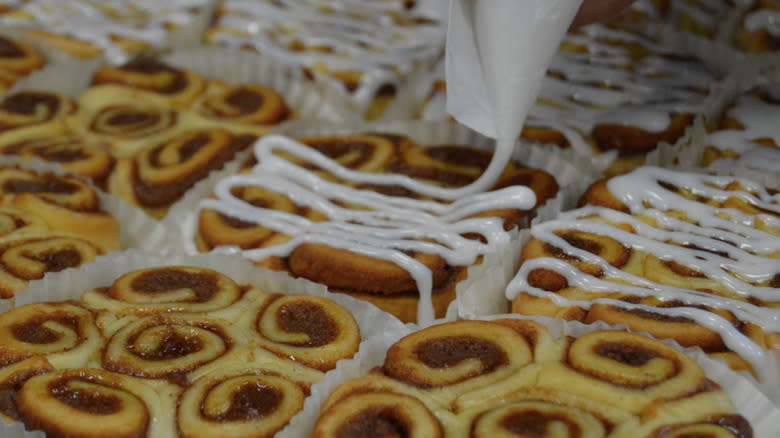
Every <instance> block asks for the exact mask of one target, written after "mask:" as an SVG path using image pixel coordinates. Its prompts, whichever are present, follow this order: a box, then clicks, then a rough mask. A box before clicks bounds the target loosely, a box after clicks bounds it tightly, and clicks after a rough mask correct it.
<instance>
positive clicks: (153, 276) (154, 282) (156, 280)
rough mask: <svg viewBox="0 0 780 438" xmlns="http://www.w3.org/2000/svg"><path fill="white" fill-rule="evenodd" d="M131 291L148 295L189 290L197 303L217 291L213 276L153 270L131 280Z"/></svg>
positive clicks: (172, 270) (207, 298) (206, 299)
mask: <svg viewBox="0 0 780 438" xmlns="http://www.w3.org/2000/svg"><path fill="white" fill-rule="evenodd" d="M131 287H132V288H133V290H135V291H137V292H139V293H143V294H149V295H156V294H161V293H166V292H169V291H172V290H176V289H185V288H186V289H190V290H192V291H193V292H194V298H195V301H197V302H206V301H208V300H209V299H211V298H212V297H213V296H214V294H216V293H217V292H218V291H219V286H218V285H217V281H216V278H215V277H214V275H210V274H204V273H190V272H184V271H179V270H175V269H166V270H154V271H149V272H146V273H143V274H141V275H139V276H138V277H136V278H135V279H133V282H132V283H131Z"/></svg>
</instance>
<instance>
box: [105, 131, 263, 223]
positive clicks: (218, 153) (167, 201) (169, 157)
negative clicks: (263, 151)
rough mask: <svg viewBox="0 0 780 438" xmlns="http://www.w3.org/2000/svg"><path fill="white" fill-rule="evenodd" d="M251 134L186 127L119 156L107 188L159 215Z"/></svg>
mask: <svg viewBox="0 0 780 438" xmlns="http://www.w3.org/2000/svg"><path fill="white" fill-rule="evenodd" d="M254 140H255V137H253V136H250V135H234V134H232V133H230V132H229V131H227V130H225V129H221V128H212V129H198V130H190V131H185V132H182V133H180V134H179V135H176V136H173V137H172V138H170V139H168V140H166V141H163V142H161V143H151V144H149V145H148V146H145V147H142V148H141V149H139V150H138V152H137V156H136V158H135V159H133V160H131V159H126V158H121V159H119V160H118V161H117V163H116V166H115V168H114V171H113V172H112V173H111V176H110V177H109V180H108V184H107V186H108V190H109V192H111V193H113V194H115V195H117V196H119V197H121V198H122V199H124V200H125V201H127V202H128V203H129V204H132V205H137V206H139V207H141V208H143V209H144V210H145V211H146V212H147V213H149V214H150V215H151V216H152V217H155V218H158V219H159V218H162V217H163V216H165V214H166V213H167V212H168V208H170V206H171V205H173V204H174V203H175V202H176V201H178V200H179V199H180V198H181V197H182V196H184V193H186V192H187V190H189V189H190V188H191V187H192V186H194V185H195V183H197V182H198V181H200V180H202V179H204V178H206V177H207V176H208V175H209V173H210V172H211V171H213V170H217V169H221V168H222V166H224V165H225V163H227V162H228V161H230V160H232V159H233V158H234V157H235V155H236V153H238V152H239V151H241V150H243V149H245V148H247V147H248V146H249V145H250V144H251V143H252V142H253V141H254Z"/></svg>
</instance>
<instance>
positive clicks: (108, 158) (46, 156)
mask: <svg viewBox="0 0 780 438" xmlns="http://www.w3.org/2000/svg"><path fill="white" fill-rule="evenodd" d="M0 154H2V155H15V156H19V157H24V158H39V159H41V160H44V161H49V162H53V163H58V164H60V165H61V166H62V167H63V168H64V169H65V170H67V171H69V172H72V173H76V174H79V175H82V176H85V177H87V178H89V179H91V180H92V181H94V182H95V184H97V185H98V186H101V187H103V186H105V182H106V178H108V174H109V173H110V172H111V169H112V168H113V167H114V158H113V156H112V155H111V153H110V152H109V150H108V149H107V148H106V147H105V146H103V145H101V144H96V143H90V142H87V141H84V140H83V139H81V138H80V137H79V136H78V135H76V134H75V133H73V131H71V130H70V129H68V128H67V126H66V124H65V123H64V122H62V121H57V122H52V123H43V124H40V125H35V126H31V127H27V128H19V129H14V130H12V131H9V132H6V133H3V134H0Z"/></svg>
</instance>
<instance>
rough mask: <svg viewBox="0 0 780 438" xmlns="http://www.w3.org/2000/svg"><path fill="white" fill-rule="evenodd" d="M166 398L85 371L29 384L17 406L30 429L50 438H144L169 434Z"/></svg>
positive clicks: (134, 382)
mask: <svg viewBox="0 0 780 438" xmlns="http://www.w3.org/2000/svg"><path fill="white" fill-rule="evenodd" d="M160 398H161V397H160V396H159V395H158V394H157V393H156V392H155V391H154V389H153V388H152V387H150V386H147V385H146V384H145V383H144V382H142V381H140V380H138V379H133V378H131V377H129V376H123V375H120V374H115V373H111V372H107V371H104V370H100V369H94V368H86V369H85V368H80V369H72V370H64V371H59V372H56V373H50V374H44V375H40V376H35V377H33V378H31V379H29V380H28V381H27V382H25V384H24V385H23V386H22V388H21V390H20V391H19V392H18V394H17V396H16V403H17V407H18V410H19V414H20V416H21V418H22V421H23V422H24V424H25V426H26V427H27V428H28V429H33V430H42V431H44V432H45V433H46V435H47V436H79V437H85V438H86V437H96V438H97V437H109V436H110V437H122V438H140V437H145V436H156V435H157V434H160V433H161V432H162V431H164V430H165V426H166V423H167V420H165V419H164V416H167V415H169V413H168V412H164V411H160V410H161V409H164V408H168V409H170V408H172V406H170V407H169V406H164V405H163V404H162V403H161V402H160ZM163 406H164V407H163ZM52 412H56V413H57V415H51V413H52Z"/></svg>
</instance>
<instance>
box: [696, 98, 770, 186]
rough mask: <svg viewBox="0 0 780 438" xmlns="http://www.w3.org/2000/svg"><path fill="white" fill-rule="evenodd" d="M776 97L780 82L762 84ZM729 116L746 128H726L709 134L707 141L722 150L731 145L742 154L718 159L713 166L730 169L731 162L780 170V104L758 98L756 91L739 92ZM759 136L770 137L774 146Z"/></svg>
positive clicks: (768, 169)
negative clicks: (742, 93) (768, 84)
mask: <svg viewBox="0 0 780 438" xmlns="http://www.w3.org/2000/svg"><path fill="white" fill-rule="evenodd" d="M755 91H756V92H765V93H767V95H768V96H769V98H770V99H776V98H777V95H778V92H780V86H778V85H774V86H767V87H760V88H758V89H757V90H755ZM726 117H730V118H733V119H734V120H736V121H737V122H738V123H739V124H740V125H741V126H742V127H743V129H741V130H740V129H724V130H720V131H716V132H714V133H712V134H710V135H709V136H708V137H707V144H708V145H711V146H713V147H715V148H718V149H720V150H727V149H731V150H732V151H734V152H736V153H737V154H738V155H739V157H738V158H737V159H736V160H718V161H716V162H714V163H713V167H716V168H722V169H728V168H729V167H730V166H731V165H736V166H741V167H746V168H749V169H760V170H767V171H774V172H780V125H779V124H778V123H777V120H778V118H780V104H778V103H776V102H772V101H768V100H764V99H761V98H759V97H758V96H756V95H754V94H746V95H743V96H740V97H739V98H738V99H737V100H736V101H735V102H734V105H733V106H732V107H731V108H730V109H729V110H728V111H727V112H726ZM758 139H771V140H773V141H774V142H775V145H776V146H775V148H771V147H767V146H763V145H761V144H759V143H756V142H755V140H758Z"/></svg>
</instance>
